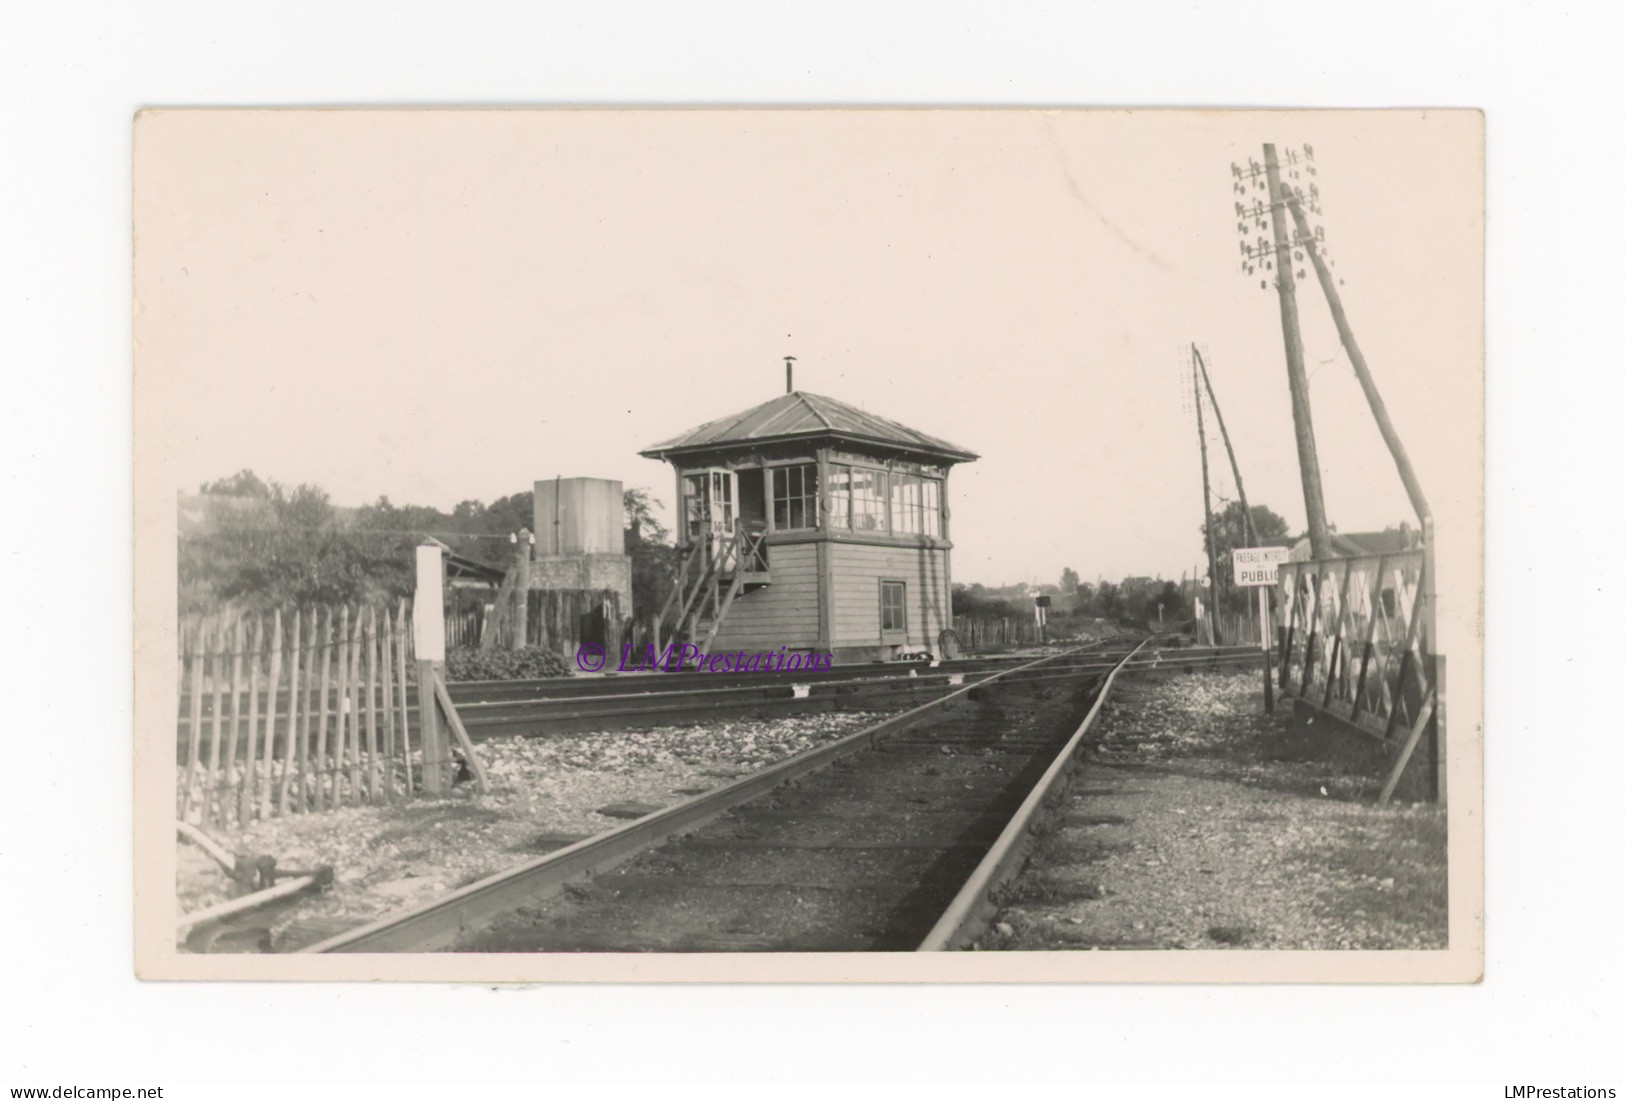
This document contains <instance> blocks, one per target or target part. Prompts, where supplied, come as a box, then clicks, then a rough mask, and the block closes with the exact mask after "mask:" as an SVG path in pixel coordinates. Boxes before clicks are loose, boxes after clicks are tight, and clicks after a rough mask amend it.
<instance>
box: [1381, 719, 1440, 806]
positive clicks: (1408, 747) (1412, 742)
mask: <svg viewBox="0 0 1625 1101" xmlns="http://www.w3.org/2000/svg"><path fill="white" fill-rule="evenodd" d="M1433 698H1434V697H1433V693H1432V692H1431V691H1430V692H1429V693H1428V694H1427V696H1425V697H1424V698H1423V700H1422V706H1421V707H1419V708H1417V711H1416V721H1415V722H1414V723H1412V724H1411V732H1410V736H1409V737H1407V738H1406V739H1405V745H1404V747H1403V748H1401V749H1400V751H1399V760H1397V761H1395V762H1394V769H1393V771H1392V772H1390V773H1389V774H1388V780H1387V782H1385V783H1384V784H1383V785H1382V791H1380V792H1378V793H1377V805H1378V806H1379V807H1380V806H1382V805H1383V804H1384V803H1386V802H1388V800H1389V798H1390V797H1391V796H1392V795H1393V794H1394V788H1396V787H1398V786H1399V778H1400V777H1401V776H1403V775H1404V774H1405V766H1406V765H1408V764H1410V761H1411V755H1412V754H1413V753H1415V752H1416V745H1417V743H1418V742H1420V741H1421V740H1422V733H1423V731H1425V730H1426V729H1427V725H1428V720H1429V719H1431V718H1433Z"/></svg>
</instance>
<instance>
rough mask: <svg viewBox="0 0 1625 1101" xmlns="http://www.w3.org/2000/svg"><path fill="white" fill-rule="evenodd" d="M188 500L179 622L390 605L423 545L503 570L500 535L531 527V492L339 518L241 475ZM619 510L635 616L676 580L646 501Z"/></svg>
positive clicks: (373, 507) (306, 496)
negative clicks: (233, 612) (192, 508)
mask: <svg viewBox="0 0 1625 1101" xmlns="http://www.w3.org/2000/svg"><path fill="white" fill-rule="evenodd" d="M198 492H199V505H200V508H201V515H199V516H196V517H193V518H192V521H191V522H190V523H189V524H188V523H183V525H182V529H183V530H182V531H181V533H180V541H179V559H180V560H179V583H180V610H181V612H182V614H189V613H194V612H207V611H213V610H215V609H218V608H221V607H226V606H231V607H237V608H241V609H243V610H250V611H253V610H268V609H270V608H275V607H288V606H299V605H311V604H341V603H350V602H362V601H388V602H393V601H395V600H397V599H399V598H401V597H404V596H408V595H410V594H411V592H412V589H413V588H414V584H415V579H414V577H413V570H414V564H413V563H414V551H413V548H414V547H415V546H417V544H419V543H421V542H422V541H423V537H424V536H432V537H433V538H435V539H438V540H439V541H440V542H442V543H444V544H446V546H448V547H450V548H451V549H452V551H454V552H455V553H457V554H459V555H462V556H463V557H466V558H469V559H472V560H473V561H475V562H479V563H482V564H484V565H487V566H491V567H493V568H495V569H497V570H506V569H507V568H508V566H509V565H510V564H512V562H513V556H514V550H513V545H512V544H511V543H510V542H509V539H508V537H509V535H510V534H511V533H515V532H518V531H520V530H521V529H528V528H529V527H530V526H531V524H532V523H533V522H534V515H535V514H534V503H533V494H532V493H531V492H530V491H529V490H526V491H525V492H523V493H515V494H512V495H511V496H508V497H500V498H498V499H497V500H495V501H492V502H490V503H489V504H487V503H485V502H482V501H475V500H468V501H461V502H459V503H458V504H457V505H456V506H455V507H454V508H452V509H451V510H450V511H449V512H447V511H443V510H441V509H437V508H434V507H432V506H428V505H397V504H395V503H393V502H392V501H390V499H389V498H388V497H385V496H380V497H379V498H378V499H377V500H376V501H374V502H373V503H371V504H368V505H362V506H360V507H359V508H340V507H338V506H335V505H334V504H333V503H332V500H331V498H330V497H329V496H328V494H327V492H326V491H325V490H323V489H322V488H321V487H320V486H316V485H312V484H309V483H305V484H301V485H297V486H286V485H282V484H281V483H278V482H274V481H267V480H264V479H262V478H260V477H259V476H258V475H256V474H255V473H254V472H253V471H251V470H241V471H238V472H237V473H236V474H234V475H232V476H231V477H229V478H221V479H218V480H216V481H212V482H205V483H204V484H203V485H201V486H200V487H199V490H198ZM621 503H622V506H623V509H624V512H625V547H626V553H627V554H628V555H630V556H631V559H632V599H633V602H634V606H635V607H637V608H639V609H648V608H651V607H653V608H658V607H660V605H661V603H662V602H663V601H664V600H665V599H666V595H667V594H668V593H669V592H670V589H671V584H672V578H673V576H674V575H675V572H676V564H675V560H674V557H673V555H674V553H675V552H674V551H673V548H672V546H671V533H670V531H668V530H667V529H666V527H665V526H664V525H663V524H661V523H660V521H659V519H658V518H657V517H656V515H655V509H656V508H658V507H659V506H660V502H659V501H657V500H656V499H654V498H653V497H652V496H651V495H650V493H649V491H648V490H646V489H641V488H634V489H628V490H626V491H625V492H624V493H623V494H622V502H621ZM188 529H189V530H188Z"/></svg>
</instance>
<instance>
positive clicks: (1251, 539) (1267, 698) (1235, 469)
mask: <svg viewBox="0 0 1625 1101" xmlns="http://www.w3.org/2000/svg"><path fill="white" fill-rule="evenodd" d="M1191 354H1192V355H1193V356H1195V357H1196V368H1197V370H1199V371H1201V372H1202V385H1203V386H1205V387H1206V388H1207V397H1208V401H1210V402H1212V403H1213V419H1214V420H1216V421H1218V422H1219V437H1220V438H1221V439H1223V440H1224V450H1225V453H1226V454H1227V455H1229V456H1230V473H1231V474H1233V475H1235V478H1236V496H1237V497H1240V498H1241V516H1242V525H1241V529H1242V538H1243V539H1245V540H1246V541H1247V545H1248V546H1249V547H1256V546H1258V532H1257V531H1256V529H1255V528H1254V527H1253V513H1252V509H1250V508H1248V507H1247V491H1246V489H1244V488H1242V484H1241V464H1240V463H1238V462H1237V461H1236V449H1235V448H1234V447H1231V446H1230V433H1229V431H1228V430H1226V428H1225V427H1224V414H1223V413H1221V412H1220V411H1219V399H1218V397H1217V396H1215V395H1214V393H1213V379H1212V378H1210V377H1209V376H1208V373H1207V361H1206V360H1204V359H1203V358H1202V352H1201V350H1200V349H1199V348H1197V347H1196V344H1195V343H1194V342H1193V343H1192V344H1191ZM1258 638H1259V643H1260V645H1261V646H1262V648H1263V650H1264V713H1265V714H1266V715H1268V714H1273V713H1274V711H1275V684H1274V682H1273V681H1271V680H1270V626H1269V590H1268V588H1266V587H1265V586H1262V585H1260V586H1258Z"/></svg>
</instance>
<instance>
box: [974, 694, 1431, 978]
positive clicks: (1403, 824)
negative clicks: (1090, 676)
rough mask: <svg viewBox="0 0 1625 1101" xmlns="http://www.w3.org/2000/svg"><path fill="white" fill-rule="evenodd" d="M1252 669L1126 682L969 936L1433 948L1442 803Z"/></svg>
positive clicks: (1021, 943) (1041, 945)
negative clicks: (1081, 763) (1402, 787)
mask: <svg viewBox="0 0 1625 1101" xmlns="http://www.w3.org/2000/svg"><path fill="white" fill-rule="evenodd" d="M1259 680H1260V674H1259V673H1258V672H1257V671H1256V670H1251V671H1247V672H1235V673H1199V674H1194V675H1189V676H1172V675H1168V676H1165V675H1157V676H1133V677H1125V678H1121V679H1119V681H1118V683H1117V686H1116V688H1115V689H1114V692H1113V696H1112V699H1111V700H1110V701H1109V702H1108V704H1107V706H1106V708H1105V709H1104V710H1103V712H1102V714H1101V717H1100V720H1099V724H1098V726H1097V738H1098V740H1097V742H1096V743H1095V744H1094V745H1093V746H1091V747H1090V748H1089V750H1088V754H1089V756H1088V758H1087V763H1086V764H1085V767H1084V768H1083V770H1082V772H1081V774H1080V776H1079V777H1078V778H1077V779H1076V780H1075V781H1074V783H1073V785H1072V787H1071V789H1070V791H1069V793H1068V796H1067V798H1066V800H1065V802H1064V806H1063V808H1062V809H1061V810H1060V811H1059V813H1058V814H1057V815H1055V816H1054V817H1052V818H1051V819H1050V820H1049V821H1048V822H1047V823H1046V825H1047V827H1048V828H1047V831H1046V832H1045V833H1044V835H1043V836H1042V838H1041V840H1040V842H1039V844H1038V845H1037V847H1036V848H1035V851H1034V853H1033V856H1032V858H1031V860H1030V861H1029V862H1028V865H1027V867H1026V870H1025V871H1024V872H1023V873H1022V874H1021V876H1019V877H1018V878H1017V880H1016V881H1015V882H1014V883H1012V884H1010V885H1009V886H1008V887H1007V888H1005V890H1004V891H1003V892H1002V894H1001V896H1000V901H1001V903H1002V908H1001V910H1000V912H999V914H998V916H997V917H996V918H995V920H994V923H993V926H992V928H991V929H990V931H989V932H988V934H987V935H985V936H984V937H983V938H982V939H981V941H980V942H979V943H978V945H977V947H978V948H980V949H984V950H986V949H1064V948H1073V949H1091V948H1100V949H1104V948H1131V949H1132V948H1143V949H1158V948H1163V949H1165V948H1188V949H1196V948H1207V949H1215V948H1253V949H1260V948H1263V949H1269V948H1299V949H1400V948H1443V947H1445V940H1446V915H1447V908H1446V898H1445V856H1446V845H1445V818H1444V809H1443V808H1442V807H1439V806H1435V805H1432V804H1424V803H1417V804H1408V803H1396V804H1390V805H1388V806H1383V807H1378V806H1374V805H1373V804H1372V795H1373V794H1374V793H1375V791H1376V790H1377V787H1378V786H1379V785H1380V783H1381V780H1382V777H1383V764H1384V762H1385V760H1386V758H1385V757H1384V756H1383V755H1382V754H1381V752H1380V749H1378V747H1375V746H1374V745H1370V744H1367V743H1364V742H1363V741H1362V739H1361V736H1360V735H1356V734H1351V733H1345V732H1340V731H1334V730H1332V729H1330V728H1329V727H1328V725H1327V724H1326V723H1325V722H1324V721H1323V722H1321V723H1319V724H1317V725H1314V726H1307V727H1306V726H1302V725H1298V724H1295V723H1294V722H1293V721H1292V720H1291V719H1290V718H1288V717H1287V715H1286V711H1287V709H1286V708H1280V709H1278V713H1277V715H1276V716H1274V717H1266V716H1265V715H1264V714H1263V699H1262V696H1263V690H1262V685H1261V684H1260V683H1259Z"/></svg>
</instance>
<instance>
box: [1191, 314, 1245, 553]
mask: <svg viewBox="0 0 1625 1101" xmlns="http://www.w3.org/2000/svg"><path fill="white" fill-rule="evenodd" d="M1191 355H1193V356H1195V357H1196V369H1197V370H1198V371H1200V372H1202V385H1203V386H1205V387H1206V388H1207V400H1208V401H1209V403H1211V404H1212V406H1213V419H1214V420H1216V421H1218V422H1219V438H1220V439H1222V440H1224V450H1225V454H1227V455H1229V456H1230V473H1231V474H1234V475H1235V477H1236V496H1237V497H1240V498H1241V521H1242V522H1241V537H1242V538H1243V539H1245V540H1246V541H1247V545H1248V546H1249V547H1256V546H1258V533H1257V531H1256V530H1254V528H1253V513H1252V509H1250V508H1248V507H1247V490H1246V489H1245V488H1243V487H1242V484H1241V464H1239V463H1238V462H1236V449H1235V448H1234V447H1231V446H1230V433H1229V432H1228V431H1226V430H1225V427H1224V414H1223V413H1221V412H1220V411H1219V399H1218V398H1217V397H1215V396H1214V394H1213V380H1212V379H1211V378H1209V377H1208V373H1207V361H1206V360H1204V359H1203V358H1202V353H1201V352H1200V351H1199V350H1197V347H1196V345H1195V344H1192V345H1191Z"/></svg>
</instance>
